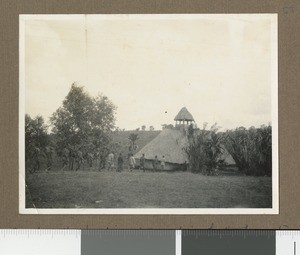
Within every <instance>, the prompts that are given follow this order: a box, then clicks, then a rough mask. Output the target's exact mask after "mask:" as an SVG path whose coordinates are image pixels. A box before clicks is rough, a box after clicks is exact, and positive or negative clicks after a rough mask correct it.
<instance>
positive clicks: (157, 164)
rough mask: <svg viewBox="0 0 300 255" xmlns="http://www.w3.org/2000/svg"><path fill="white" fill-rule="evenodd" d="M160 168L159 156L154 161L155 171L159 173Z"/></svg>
mask: <svg viewBox="0 0 300 255" xmlns="http://www.w3.org/2000/svg"><path fill="white" fill-rule="evenodd" d="M158 167H159V161H158V158H157V156H155V158H154V161H153V170H154V171H157V170H158Z"/></svg>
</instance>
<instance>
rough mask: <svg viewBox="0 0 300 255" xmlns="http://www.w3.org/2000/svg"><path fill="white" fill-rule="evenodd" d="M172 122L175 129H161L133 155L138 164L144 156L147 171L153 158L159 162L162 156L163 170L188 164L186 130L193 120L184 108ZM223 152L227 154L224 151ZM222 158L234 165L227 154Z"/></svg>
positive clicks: (193, 122)
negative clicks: (163, 161)
mask: <svg viewBox="0 0 300 255" xmlns="http://www.w3.org/2000/svg"><path fill="white" fill-rule="evenodd" d="M174 120H175V128H172V129H168V128H167V129H163V130H162V131H161V132H160V133H159V135H158V136H157V137H155V138H154V139H153V140H152V141H150V142H149V143H148V144H146V145H145V146H144V147H143V148H142V149H141V150H140V151H139V152H137V153H136V154H135V155H134V157H135V158H136V159H137V161H138V163H139V159H140V158H141V157H142V155H143V154H145V158H146V168H147V169H152V168H153V161H154V159H155V156H157V158H158V160H159V161H160V160H161V159H162V157H163V156H164V157H165V161H166V168H165V170H176V169H182V168H183V167H185V165H186V163H188V156H187V154H186V152H185V148H186V147H187V146H188V138H187V133H186V129H187V127H188V126H189V125H190V124H195V120H194V118H193V116H192V114H191V113H190V112H189V111H188V110H187V108H186V107H183V108H182V109H181V110H180V111H179V113H178V114H177V115H176V116H175V118H174ZM224 149H225V148H224ZM225 151H226V152H227V150H226V149H225ZM224 157H225V158H224V159H225V161H227V163H229V164H232V163H235V162H234V160H233V159H232V157H231V155H230V154H229V153H228V152H227V154H226V156H225V155H224Z"/></svg>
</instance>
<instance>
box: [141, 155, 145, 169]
mask: <svg viewBox="0 0 300 255" xmlns="http://www.w3.org/2000/svg"><path fill="white" fill-rule="evenodd" d="M145 163H146V158H145V154H143V155H142V157H141V158H140V169H141V170H143V171H144V172H145Z"/></svg>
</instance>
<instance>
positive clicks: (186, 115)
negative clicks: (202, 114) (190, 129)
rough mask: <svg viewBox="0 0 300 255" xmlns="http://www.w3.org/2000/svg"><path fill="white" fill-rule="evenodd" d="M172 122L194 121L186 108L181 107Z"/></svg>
mask: <svg viewBox="0 0 300 255" xmlns="http://www.w3.org/2000/svg"><path fill="white" fill-rule="evenodd" d="M174 120H188V121H194V118H193V116H192V114H191V113H190V112H189V111H188V110H187V109H186V107H183V108H182V109H181V110H180V111H179V113H178V114H177V115H176V117H175V119H174Z"/></svg>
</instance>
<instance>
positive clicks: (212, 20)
mask: <svg viewBox="0 0 300 255" xmlns="http://www.w3.org/2000/svg"><path fill="white" fill-rule="evenodd" d="M19 24H20V25H19V26H20V30H19V49H20V51H19V52H20V60H19V61H20V65H19V66H20V69H19V72H20V86H19V92H20V93H19V94H20V98H19V105H20V106H19V212H20V213H22V214H278V213H279V194H278V189H279V184H278V175H279V169H278V91H277V90H278V53H277V51H278V49H277V48H278V45H277V44H278V42H277V40H278V38H277V14H128V15H127V14H126V15H125V14H123V15H120V14H119V15H116V14H106V15H103V14H101V15H100V14H99V15H96V14H93V15H92V14H86V15H20V16H19Z"/></svg>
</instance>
